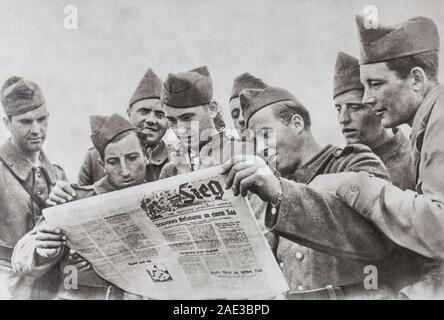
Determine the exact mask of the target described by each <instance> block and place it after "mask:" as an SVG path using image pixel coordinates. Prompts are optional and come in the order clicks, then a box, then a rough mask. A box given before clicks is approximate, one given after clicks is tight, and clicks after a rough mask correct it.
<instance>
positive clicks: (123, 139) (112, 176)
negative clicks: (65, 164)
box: [12, 114, 146, 300]
mask: <svg viewBox="0 0 444 320" xmlns="http://www.w3.org/2000/svg"><path fill="white" fill-rule="evenodd" d="M91 131H92V134H91V140H92V143H93V145H94V147H95V148H96V150H97V152H98V153H99V155H100V159H101V165H102V166H103V167H104V168H105V172H106V175H105V176H104V177H103V178H101V179H100V180H99V181H97V182H96V183H94V185H92V186H84V187H79V186H77V185H70V184H69V183H67V182H64V181H58V182H57V184H56V186H54V188H53V190H52V191H51V194H50V196H49V201H48V203H50V204H51V205H56V204H61V203H65V202H67V201H73V200H76V199H84V198H88V197H92V196H95V195H98V194H103V193H107V192H111V191H115V190H119V189H123V188H128V187H131V186H135V185H139V184H141V183H143V182H144V178H145V171H146V166H145V155H144V149H143V147H142V142H141V141H140V139H139V136H138V135H137V134H136V129H135V127H134V126H133V125H132V124H131V123H130V122H129V121H128V120H126V119H125V118H123V117H121V116H119V115H117V114H113V115H112V116H109V117H102V116H92V117H91ZM47 234H50V236H47ZM71 264H74V265H76V266H77V267H78V268H79V270H78V288H77V289H69V288H66V287H65V286H64V281H60V282H59V285H60V288H59V291H58V294H57V297H58V298H60V299H68V300H78V299H80V300H90V299H123V298H126V297H133V295H129V294H128V293H126V292H124V291H123V290H122V289H120V288H118V287H115V286H113V285H112V284H111V283H109V282H108V281H106V280H104V279H103V278H101V277H100V276H99V275H98V274H97V273H95V271H94V270H92V269H91V268H90V265H89V264H87V262H86V261H85V260H83V258H81V257H80V256H79V255H78V254H76V253H73V252H70V251H69V250H68V249H67V248H66V246H65V238H64V235H63V234H62V233H60V231H59V230H51V229H50V228H49V227H48V226H47V225H46V222H45V221H44V220H42V221H40V223H39V225H38V226H37V227H36V228H34V229H33V230H32V231H31V232H29V233H28V234H27V235H25V236H24V237H23V238H22V239H21V240H19V242H18V243H17V246H16V248H15V250H14V256H13V259H12V266H13V268H14V270H15V272H16V274H19V275H21V276H22V277H26V278H34V277H40V276H41V275H42V274H46V275H52V276H53V277H54V278H56V279H58V278H59V276H60V274H63V270H64V268H65V267H66V266H67V265H71Z"/></svg>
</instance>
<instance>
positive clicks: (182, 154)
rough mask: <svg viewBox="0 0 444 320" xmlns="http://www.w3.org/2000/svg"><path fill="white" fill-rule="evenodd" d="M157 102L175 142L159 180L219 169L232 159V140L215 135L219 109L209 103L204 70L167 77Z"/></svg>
mask: <svg viewBox="0 0 444 320" xmlns="http://www.w3.org/2000/svg"><path fill="white" fill-rule="evenodd" d="M161 99H162V104H163V107H164V110H165V114H166V117H167V119H168V121H169V123H170V127H171V129H172V130H173V131H174V133H175V134H176V135H177V137H178V138H179V143H178V144H177V145H176V146H174V147H173V148H172V150H171V152H170V162H169V163H167V164H166V165H165V167H164V168H163V169H162V172H161V175H160V176H161V178H167V177H171V176H175V175H177V174H180V173H185V172H190V171H194V170H198V169H199V168H205V167H211V166H214V165H219V164H222V163H223V162H224V161H225V160H226V159H228V158H229V157H230V156H231V155H232V152H233V151H232V148H234V144H235V142H234V140H233V139H232V138H230V137H228V136H227V134H226V132H225V131H224V130H222V131H217V129H216V127H215V124H214V118H215V116H216V115H217V114H218V112H219V106H218V104H217V103H216V102H215V101H213V84H212V80H211V77H210V74H209V71H208V69H207V67H200V68H197V69H194V70H191V71H189V72H183V73H170V74H169V75H168V78H167V79H166V80H165V82H164V86H163V89H162V98H161Z"/></svg>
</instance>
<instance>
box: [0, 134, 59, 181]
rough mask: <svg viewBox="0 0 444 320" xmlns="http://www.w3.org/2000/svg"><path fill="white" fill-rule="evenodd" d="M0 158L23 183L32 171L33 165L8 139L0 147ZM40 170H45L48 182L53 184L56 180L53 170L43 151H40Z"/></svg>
mask: <svg viewBox="0 0 444 320" xmlns="http://www.w3.org/2000/svg"><path fill="white" fill-rule="evenodd" d="M0 157H2V158H3V160H4V161H5V162H6V164H7V165H8V166H9V167H10V168H11V169H12V171H14V173H15V174H16V175H17V176H18V177H19V178H20V179H21V180H23V181H25V180H26V179H27V178H28V177H29V174H30V172H31V171H32V170H33V168H34V167H33V165H32V164H31V163H30V162H29V161H28V160H26V159H25V158H24V157H23V156H22V155H21V153H20V151H19V150H18V149H17V147H16V146H14V145H13V144H12V142H11V139H8V141H6V142H5V143H4V144H3V145H2V146H1V147H0ZM39 157H40V168H43V169H45V170H46V172H47V174H48V176H49V179H50V180H51V181H50V182H51V183H53V182H55V181H56V180H57V177H56V173H55V170H54V168H53V166H52V165H51V163H50V162H49V160H48V158H47V157H46V155H45V153H44V152H43V151H40V155H39Z"/></svg>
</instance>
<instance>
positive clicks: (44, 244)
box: [34, 223, 66, 258]
mask: <svg viewBox="0 0 444 320" xmlns="http://www.w3.org/2000/svg"><path fill="white" fill-rule="evenodd" d="M36 231H37V232H36V234H35V236H34V244H35V248H36V253H37V254H38V255H39V256H41V257H44V258H50V257H53V256H56V255H57V254H59V253H60V251H61V249H62V248H63V246H64V245H65V244H66V236H65V235H64V234H63V233H62V231H61V230H60V229H57V228H51V227H49V226H48V225H47V224H45V223H42V224H41V225H39V226H37V230H36Z"/></svg>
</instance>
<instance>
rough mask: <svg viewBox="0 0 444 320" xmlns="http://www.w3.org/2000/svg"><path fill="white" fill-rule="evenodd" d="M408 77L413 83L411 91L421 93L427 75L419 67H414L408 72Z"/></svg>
mask: <svg viewBox="0 0 444 320" xmlns="http://www.w3.org/2000/svg"><path fill="white" fill-rule="evenodd" d="M410 77H411V79H412V82H413V85H412V87H413V90H415V91H421V90H422V89H423V88H424V84H425V82H426V81H427V75H426V74H425V72H424V70H423V69H422V68H421V67H414V68H413V69H412V70H410Z"/></svg>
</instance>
